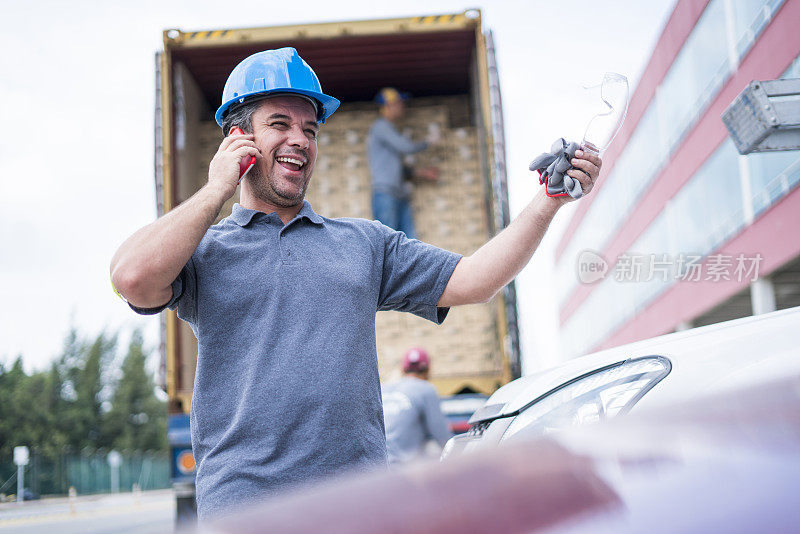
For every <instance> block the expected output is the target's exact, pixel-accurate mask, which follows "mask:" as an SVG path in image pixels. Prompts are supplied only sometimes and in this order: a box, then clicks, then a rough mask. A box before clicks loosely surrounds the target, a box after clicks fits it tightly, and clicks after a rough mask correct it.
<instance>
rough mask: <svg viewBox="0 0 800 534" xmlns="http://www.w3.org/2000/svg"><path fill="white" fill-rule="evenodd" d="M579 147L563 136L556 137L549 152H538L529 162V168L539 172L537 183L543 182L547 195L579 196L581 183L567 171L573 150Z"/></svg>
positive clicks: (573, 153)
mask: <svg viewBox="0 0 800 534" xmlns="http://www.w3.org/2000/svg"><path fill="white" fill-rule="evenodd" d="M579 148H581V146H580V145H579V144H578V143H569V142H567V140H566V139H564V138H563V137H559V138H558V139H556V141H555V143H553V146H552V147H550V152H545V153H544V154H540V155H539V156H537V157H536V159H534V160H533V161H532V162H531V164H530V167H529V168H530V170H532V171H537V172H538V173H539V183H540V184H545V192H546V193H547V196H549V197H563V196H565V195H569V196H571V197H572V198H581V197H582V196H583V189H581V183H580V182H579V181H578V180H576V179H575V178H573V177H572V176H569V175H568V174H567V171H568V170H570V169H572V168H573V167H572V164H571V163H570V160H572V158H573V157H575V151H576V150H578V149H579Z"/></svg>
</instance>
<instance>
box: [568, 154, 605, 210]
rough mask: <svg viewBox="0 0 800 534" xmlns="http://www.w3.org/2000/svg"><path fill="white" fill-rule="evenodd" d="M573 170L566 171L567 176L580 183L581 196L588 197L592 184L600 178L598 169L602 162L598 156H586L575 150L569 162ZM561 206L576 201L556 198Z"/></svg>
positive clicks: (569, 197) (569, 198)
mask: <svg viewBox="0 0 800 534" xmlns="http://www.w3.org/2000/svg"><path fill="white" fill-rule="evenodd" d="M570 163H571V164H572V166H573V167H575V168H574V169H570V170H568V171H567V175H569V176H571V177H573V178H575V179H576V180H578V182H580V184H581V189H582V190H583V196H586V195H588V194H589V193H590V192H591V191H592V188H593V187H594V182H595V181H596V180H597V177H598V176H600V168H601V167H602V166H603V160H601V159H600V158H599V157H598V156H595V155H592V154H588V153H586V152H584V151H583V150H576V151H575V157H574V158H572V159H571V160H570ZM558 200H560V201H561V203H562V204H566V203H567V202H572V201H573V200H576V199H574V198H572V197H571V196H569V195H566V196H563V197H558Z"/></svg>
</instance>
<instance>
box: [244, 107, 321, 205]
mask: <svg viewBox="0 0 800 534" xmlns="http://www.w3.org/2000/svg"><path fill="white" fill-rule="evenodd" d="M315 111H316V110H315V109H314V106H312V105H311V103H309V102H308V101H306V100H304V99H302V98H297V97H293V96H276V97H274V98H268V99H266V100H264V101H262V102H261V103H260V105H259V107H258V109H257V110H256V111H255V112H254V113H253V116H252V120H251V122H252V128H253V135H254V137H255V140H254V141H255V144H256V146H257V147H258V149H259V151H260V152H261V155H262V156H263V157H262V158H261V159H260V160H259V163H258V165H256V166H255V167H254V168H253V169H252V170H251V172H250V174H248V176H247V178H246V180H247V181H248V184H249V186H250V189H251V191H252V193H253V195H254V196H255V197H256V198H258V200H260V201H262V202H266V203H268V204H271V205H273V206H275V207H282V208H286V207H292V206H297V205H299V204H301V203H302V202H303V198H304V197H305V194H306V189H307V188H308V183H309V180H310V179H311V173H312V171H313V170H314V163H315V162H316V161H317V132H318V131H319V125H318V124H317V120H316V112H315ZM254 171H255V172H254Z"/></svg>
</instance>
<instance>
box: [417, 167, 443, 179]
mask: <svg viewBox="0 0 800 534" xmlns="http://www.w3.org/2000/svg"><path fill="white" fill-rule="evenodd" d="M440 174H441V173H440V171H439V168H438V167H433V166H430V167H422V168H421V169H414V178H417V179H418V180H424V181H426V182H436V181H437V180H439V175H440Z"/></svg>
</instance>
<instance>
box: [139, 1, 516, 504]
mask: <svg viewBox="0 0 800 534" xmlns="http://www.w3.org/2000/svg"><path fill="white" fill-rule="evenodd" d="M163 39H164V48H163V50H162V51H160V52H159V53H157V55H156V93H157V94H156V113H155V144H156V146H155V180H156V197H157V206H158V215H159V216H161V215H162V214H164V213H166V212H168V211H169V210H171V209H172V208H174V207H175V206H177V205H178V204H180V203H181V202H183V201H184V200H186V199H188V198H189V197H190V196H192V195H193V194H194V193H195V192H196V191H197V190H198V189H200V187H202V186H203V185H204V184H205V182H206V180H207V174H208V164H209V162H210V160H211V158H212V157H213V155H214V153H215V152H216V150H217V148H218V146H219V144H220V142H221V141H222V138H223V133H222V131H221V130H220V128H219V126H218V125H217V124H216V122H215V121H214V111H215V110H216V108H217V107H218V106H219V104H220V99H221V95H222V88H223V86H224V84H225V80H226V78H227V76H228V74H229V73H230V71H231V70H232V69H233V67H234V66H235V65H236V64H237V63H238V62H239V61H241V60H242V59H244V58H245V57H247V56H249V55H251V54H253V53H255V52H258V51H261V50H267V49H273V48H280V47H284V46H291V47H294V48H296V49H297V51H298V52H299V53H300V55H301V56H302V57H303V58H304V59H305V60H306V61H307V62H308V63H309V65H311V67H312V68H313V69H314V71H315V72H316V74H317V75H318V77H319V78H320V81H321V82H322V88H323V90H324V91H325V92H326V93H327V94H330V95H333V96H335V97H337V98H338V99H339V100H341V102H342V104H341V106H340V108H339V109H338V110H337V111H336V113H335V114H334V115H333V116H332V117H331V118H330V119H329V120H328V122H327V123H326V124H324V125H323V126H322V127H321V130H320V134H319V137H318V144H319V149H318V158H317V163H316V168H315V171H314V175H313V176H312V178H311V183H310V185H309V189H308V192H307V196H306V199H307V200H308V201H309V202H310V203H311V205H312V206H313V207H314V210H315V211H316V212H317V213H319V214H321V215H323V216H326V217H363V218H368V219H372V218H373V217H372V213H371V203H370V198H371V187H370V176H369V170H368V164H367V154H366V136H367V132H368V130H369V128H370V126H371V124H372V122H373V121H375V120H376V119H377V118H378V105H377V104H376V103H375V102H374V97H375V95H376V94H377V93H378V91H379V90H380V89H381V88H383V87H396V88H398V89H400V90H402V91H405V92H408V93H410V94H411V95H412V96H413V98H412V100H410V101H409V103H408V104H407V113H406V117H405V118H404V123H403V124H402V125H401V128H400V129H401V130H402V131H403V132H404V133H405V134H407V135H409V136H410V137H412V138H413V139H414V140H415V141H417V140H422V139H424V138H426V137H428V136H431V135H433V136H437V137H439V138H440V139H441V142H439V143H437V144H436V145H435V146H434V147H432V148H430V149H429V150H426V151H425V152H422V153H419V154H417V155H416V156H415V157H414V158H409V161H407V163H408V164H410V165H418V166H436V167H438V168H439V170H440V173H441V174H440V178H439V180H438V181H436V182H430V183H419V184H416V186H415V189H414V193H413V197H412V205H413V211H414V217H415V224H416V227H417V233H418V237H419V239H421V240H422V241H426V242H428V243H431V244H433V245H437V246H440V247H442V248H445V249H448V250H451V251H454V252H458V253H461V254H464V255H468V254H470V253H472V252H474V251H475V250H477V248H479V247H480V246H481V245H482V244H483V243H485V242H486V241H487V240H488V239H490V238H491V237H492V236H494V235H495V234H497V233H498V232H499V231H500V230H502V229H503V228H504V227H505V226H507V225H508V223H509V208H508V192H507V182H506V170H505V146H504V133H503V115H502V109H501V98H500V87H499V83H498V76H497V66H496V62H495V54H494V44H493V39H492V34H491V32H490V31H488V30H485V29H484V28H483V27H482V23H481V13H480V11H479V10H468V11H465V12H463V13H455V14H446V15H435V16H420V17H409V18H396V19H382V20H361V21H353V22H332V23H322V24H307V25H294V26H272V27H259V28H240V29H217V30H203V31H189V32H187V31H181V30H179V29H169V30H165V31H164V33H163ZM234 202H238V192H237V194H236V195H234V198H232V199H231V200H230V201H229V202H228V203H226V204H225V206H224V207H223V209H222V210H221V212H220V214H219V217H218V220H219V219H222V218H223V217H226V216H227V215H229V214H230V212H231V208H232V206H233V203H234ZM161 322H162V323H161V324H162V328H161V332H162V348H163V350H162V370H163V373H162V377H161V382H162V385H163V387H164V388H165V390H166V392H167V394H168V396H169V417H170V424H169V428H170V446H171V448H172V458H173V459H174V461H173V464H174V465H173V482H174V486H175V489H176V495H177V497H178V517H179V520H180V519H181V518H182V517H188V515H191V509H192V507H193V504H192V503H193V495H194V492H193V481H194V478H193V477H194V461H193V458H192V457H191V445H190V442H189V439H188V413H189V410H190V406H191V399H192V389H193V384H194V373H195V365H196V361H197V340H196V339H195V336H194V334H193V333H192V331H191V329H190V328H189V327H188V326H187V325H186V324H184V323H183V322H182V321H180V320H179V319H178V318H177V316H176V314H175V313H174V312H172V311H167V312H164V313H163V314H162V315H161ZM376 339H377V349H378V366H379V372H380V376H381V380H382V381H385V380H387V379H390V378H392V377H393V376H394V375H395V374H397V373H399V368H400V362H401V360H402V357H403V355H404V353H405V352H406V350H408V349H409V348H411V347H423V348H425V350H427V351H428V353H430V354H431V356H432V360H433V365H432V367H431V382H432V383H433V384H434V385H435V386H436V388H437V390H438V391H439V393H440V395H443V396H446V395H447V396H449V395H456V394H461V393H470V394H475V393H482V394H486V395H489V394H491V393H492V392H493V391H495V390H496V389H497V388H499V387H500V386H501V385H503V384H505V383H507V382H509V381H510V380H512V379H514V378H517V377H519V375H520V355H519V333H518V328H517V310H516V297H515V291H514V285H513V283H512V284H509V285H508V286H507V287H506V288H505V289H504V291H503V292H502V293H501V294H499V295H498V296H496V297H495V298H494V299H492V300H491V301H490V302H489V303H487V304H479V305H471V306H463V307H458V308H454V309H452V310H451V311H450V314H449V316H448V318H447V321H445V323H444V324H443V325H442V326H435V325H433V324H431V323H429V322H427V321H424V320H423V319H420V318H418V317H415V316H412V315H410V314H403V313H398V312H380V313H378V314H377V317H376ZM173 438H174V439H173Z"/></svg>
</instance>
